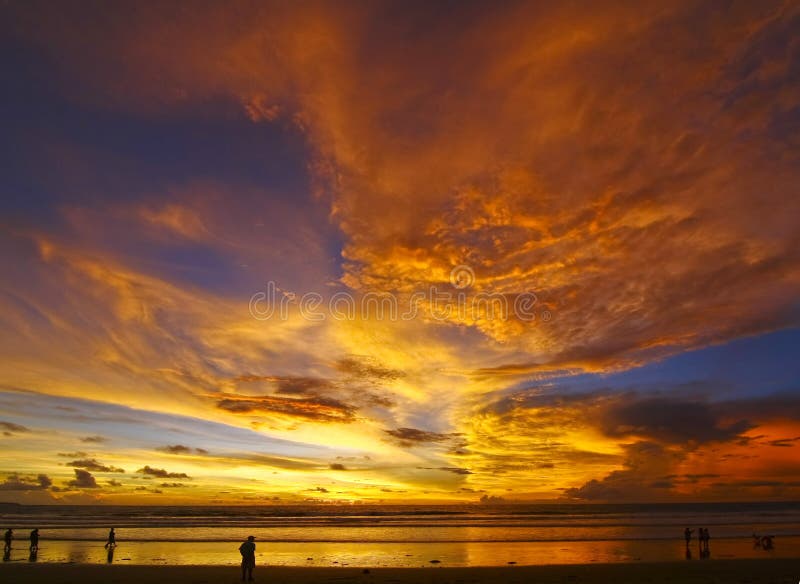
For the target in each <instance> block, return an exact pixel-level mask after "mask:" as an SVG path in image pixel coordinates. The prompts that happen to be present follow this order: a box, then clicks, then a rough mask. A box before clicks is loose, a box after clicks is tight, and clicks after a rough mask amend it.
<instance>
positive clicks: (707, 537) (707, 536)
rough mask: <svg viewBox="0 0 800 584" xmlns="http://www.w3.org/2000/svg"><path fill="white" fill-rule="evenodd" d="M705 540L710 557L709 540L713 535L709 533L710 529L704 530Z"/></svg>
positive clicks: (707, 553)
mask: <svg viewBox="0 0 800 584" xmlns="http://www.w3.org/2000/svg"><path fill="white" fill-rule="evenodd" d="M703 541H704V542H705V548H706V557H708V556H710V555H711V549H710V548H709V547H708V542H709V541H711V535H710V534H709V533H708V529H706V530H705V531H704V532H703Z"/></svg>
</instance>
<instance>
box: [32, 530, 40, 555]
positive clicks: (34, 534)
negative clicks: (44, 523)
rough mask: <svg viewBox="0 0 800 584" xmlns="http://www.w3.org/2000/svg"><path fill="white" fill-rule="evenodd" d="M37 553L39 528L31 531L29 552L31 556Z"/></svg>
mask: <svg viewBox="0 0 800 584" xmlns="http://www.w3.org/2000/svg"><path fill="white" fill-rule="evenodd" d="M38 551H39V528H38V527H37V528H36V529H34V530H33V531H31V547H30V552H31V553H32V554H34V553H36V552H38Z"/></svg>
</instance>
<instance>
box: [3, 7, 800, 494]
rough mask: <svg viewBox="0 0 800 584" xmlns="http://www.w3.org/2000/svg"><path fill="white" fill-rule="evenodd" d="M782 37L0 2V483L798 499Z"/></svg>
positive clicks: (793, 26) (726, 19) (797, 331)
mask: <svg viewBox="0 0 800 584" xmlns="http://www.w3.org/2000/svg"><path fill="white" fill-rule="evenodd" d="M659 4H660V5H659ZM798 31H800V5H798V4H797V3H796V2H790V1H787V2H778V1H776V2H707V3H699V2H678V1H676V2H663V3H657V2H656V3H641V2H586V3H582V2H504V3H492V2H486V3H482V2H421V3H417V4H409V3H381V2H350V1H344V2H333V1H331V2H323V3H316V2H276V3H270V2H252V3H251V2H201V1H197V2H183V3H178V2H121V1H120V2H116V1H115V2H88V1H87V2H37V1H28V0H24V1H22V0H7V1H5V2H3V3H2V5H0V61H1V62H2V68H1V70H2V72H3V74H2V85H3V89H2V92H0V121H2V141H1V142H0V143H1V144H2V146H1V148H2V157H1V158H0V170H1V172H0V193H1V197H2V198H1V203H0V204H1V205H2V206H1V207H0V208H1V209H2V219H1V220H0V331H2V333H1V334H0V445H2V448H0V501H12V502H35V503H51V502H67V503H96V502H105V503H145V504H146V503H153V504H164V503H170V504H171V503H274V502H278V503H303V502H309V501H318V502H331V501H353V502H372V503H377V502H381V501H382V502H386V503H391V502H422V501H429V502H448V501H450V502H479V501H480V500H481V498H483V500H484V501H499V500H501V499H503V500H506V501H532V500H554V501H555V500H560V501H564V500H571V501H686V500H701V501H704V500H778V499H797V498H800V355H798V353H800V351H799V350H798V349H799V348H800V187H799V186H798V185H800V107H799V106H800V34H799V33H798ZM270 290H274V292H275V294H274V297H273V298H272V300H270V295H269V292H270ZM432 290H433V292H432ZM432 294H436V295H437V296H436V297H435V298H434V297H432ZM309 295H311V296H309ZM365 295H366V296H365ZM370 297H371V298H372V299H376V298H378V299H384V300H386V299H388V300H389V301H390V302H394V303H395V306H396V307H397V308H398V311H399V313H398V314H392V313H391V311H386V312H384V314H380V313H379V311H378V310H377V309H375V310H372V309H365V307H364V304H363V303H362V301H363V299H364V298H370ZM304 298H305V299H309V298H310V299H311V302H310V304H308V305H303V302H304V300H303V299H304ZM348 298H352V299H353V303H354V306H355V310H354V311H352V313H348V312H347V311H344V312H343V311H338V310H337V311H334V312H332V311H330V310H329V307H330V306H331V304H332V302H331V301H332V299H338V300H342V299H344V300H347V299H348ZM437 298H438V299H442V298H450V299H451V300H454V301H456V302H455V305H453V304H450V305H448V306H449V308H450V310H449V311H448V310H444V309H442V306H441V304H440V305H438V306H437V305H435V302H434V300H436V299H437ZM476 298H484V299H486V298H492V299H494V301H497V302H500V301H502V302H504V303H505V305H506V306H507V307H509V308H510V309H509V310H506V311H504V312H503V311H498V310H492V309H491V306H492V305H491V304H490V303H483V304H481V303H480V302H478V303H476V302H475V299H476ZM376 304H377V303H376ZM276 305H280V306H276ZM342 306H343V304H337V305H336V308H337V309H338V308H341V307H342ZM382 306H383V305H382ZM270 307H272V308H276V310H275V311H274V313H273V314H269V308H270ZM281 308H282V310H280V309H281ZM372 308H376V306H375V305H372ZM309 309H310V310H309ZM412 309H413V310H412Z"/></svg>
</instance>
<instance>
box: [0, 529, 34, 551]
mask: <svg viewBox="0 0 800 584" xmlns="http://www.w3.org/2000/svg"><path fill="white" fill-rule="evenodd" d="M3 539H4V541H5V545H4V547H3V552H4V553H8V552H10V551H11V542H12V541H13V540H14V530H13V529H10V528H9V529H7V530H6V534H5V537H4V538H3ZM30 541H31V545H30V548H29V549H30V552H31V553H35V552H38V551H39V530H38V529H34V530H33V531H31V535H30Z"/></svg>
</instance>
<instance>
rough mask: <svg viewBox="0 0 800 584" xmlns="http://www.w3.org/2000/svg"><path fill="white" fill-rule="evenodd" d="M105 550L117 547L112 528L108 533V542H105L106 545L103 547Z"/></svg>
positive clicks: (115, 536)
mask: <svg viewBox="0 0 800 584" xmlns="http://www.w3.org/2000/svg"><path fill="white" fill-rule="evenodd" d="M104 547H105V548H106V549H108V548H113V547H117V535H116V534H115V533H114V528H113V527H112V528H111V531H109V532H108V541H106V545H105V546H104Z"/></svg>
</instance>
